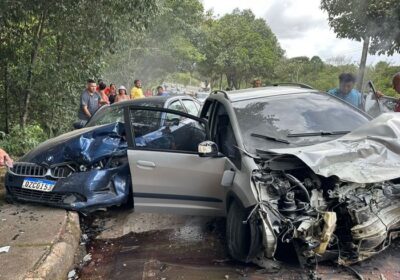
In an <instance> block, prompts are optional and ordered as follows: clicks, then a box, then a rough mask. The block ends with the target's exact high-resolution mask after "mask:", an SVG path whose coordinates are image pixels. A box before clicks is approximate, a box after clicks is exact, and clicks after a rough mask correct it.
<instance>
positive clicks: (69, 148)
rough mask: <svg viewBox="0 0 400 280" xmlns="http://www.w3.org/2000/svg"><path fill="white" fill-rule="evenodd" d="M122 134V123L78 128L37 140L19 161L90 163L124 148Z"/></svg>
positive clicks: (123, 132) (125, 146) (123, 128)
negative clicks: (35, 145)
mask: <svg viewBox="0 0 400 280" xmlns="http://www.w3.org/2000/svg"><path fill="white" fill-rule="evenodd" d="M124 135H125V127H124V124H122V123H112V124H107V125H102V126H94V127H87V128H82V129H78V130H74V131H71V132H68V133H65V134H62V135H60V136H57V137H55V138H52V139H49V140H47V141H45V142H43V143H41V144H40V145H39V146H37V147H36V148H34V149H33V150H31V151H30V152H29V153H27V154H26V155H24V156H23V157H22V158H21V159H20V160H19V161H21V162H33V163H38V164H42V163H46V164H49V165H51V164H54V163H61V162H68V161H74V162H76V163H93V162H96V161H98V160H101V159H103V158H104V157H106V156H109V155H110V154H112V153H115V152H117V151H124V150H126V149H127V143H126V140H125V138H124Z"/></svg>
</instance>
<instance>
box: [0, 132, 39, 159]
mask: <svg viewBox="0 0 400 280" xmlns="http://www.w3.org/2000/svg"><path fill="white" fill-rule="evenodd" d="M0 137H1V138H0V147H1V148H2V149H4V150H6V151H7V152H8V153H9V154H10V155H13V156H22V155H23V154H25V153H27V152H28V151H30V150H31V149H33V148H34V147H36V146H37V145H38V144H40V143H41V142H43V141H44V140H46V138H47V136H46V134H45V133H44V131H43V129H42V128H41V127H40V126H39V125H37V124H30V125H27V126H26V127H25V129H21V128H20V126H14V127H13V128H12V130H11V132H10V134H4V133H1V134H0Z"/></svg>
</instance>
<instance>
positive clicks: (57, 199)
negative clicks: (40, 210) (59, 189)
mask: <svg viewBox="0 0 400 280" xmlns="http://www.w3.org/2000/svg"><path fill="white" fill-rule="evenodd" d="M11 192H12V193H13V195H15V196H17V197H19V198H22V199H28V200H34V201H41V202H49V203H60V204H62V203H63V199H64V196H65V194H63V193H51V192H41V191H35V190H27V189H22V188H12V190H11Z"/></svg>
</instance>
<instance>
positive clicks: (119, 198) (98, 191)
mask: <svg viewBox="0 0 400 280" xmlns="http://www.w3.org/2000/svg"><path fill="white" fill-rule="evenodd" d="M26 178H29V176H20V175H15V174H11V173H10V172H8V173H7V174H6V177H5V185H6V190H7V197H8V198H9V199H11V200H16V201H25V202H36V203H41V204H45V205H49V206H53V207H60V208H64V209H67V210H76V211H81V212H90V211H94V210H96V209H98V208H105V207H110V206H114V205H121V204H124V203H126V202H127V200H128V197H129V194H130V188H131V183H130V173H129V166H128V164H124V165H121V166H118V167H115V168H109V169H104V170H91V171H87V172H77V173H73V174H71V175H70V176H68V177H66V178H62V179H58V180H54V178H47V177H46V178H44V179H47V180H53V181H56V183H55V186H54V188H53V190H52V191H50V192H44V191H38V190H30V189H24V188H22V183H23V181H24V179H26Z"/></svg>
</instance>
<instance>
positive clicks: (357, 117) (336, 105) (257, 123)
mask: <svg viewBox="0 0 400 280" xmlns="http://www.w3.org/2000/svg"><path fill="white" fill-rule="evenodd" d="M233 106H234V109H235V112H236V116H237V120H238V123H239V127H240V130H241V132H242V137H243V140H244V144H245V146H246V149H247V150H248V151H250V152H253V153H255V152H256V149H261V150H266V149H270V148H280V147H288V144H289V145H292V146H304V145H310V144H313V143H318V142H325V141H329V140H332V139H333V138H336V137H340V135H342V134H343V133H342V132H344V131H352V130H354V129H356V128H358V127H360V126H361V125H363V124H365V123H367V122H368V121H369V120H368V118H367V117H366V116H365V115H363V114H362V113H361V112H359V111H357V110H355V109H353V108H352V107H351V106H348V105H347V104H345V103H343V102H341V101H339V100H337V99H335V98H332V97H330V96H329V95H327V94H323V93H321V94H316V93H301V94H292V95H285V96H283V95H280V96H273V97H265V98H257V99H250V100H244V101H238V102H234V103H233ZM321 131H322V132H324V133H317V132H321ZM338 132H341V133H338ZM310 133H313V134H315V136H314V137H309V136H310ZM254 135H258V137H254ZM260 135H261V136H260ZM293 135H296V137H293ZM288 136H289V137H288ZM277 139H278V140H279V141H277Z"/></svg>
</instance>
